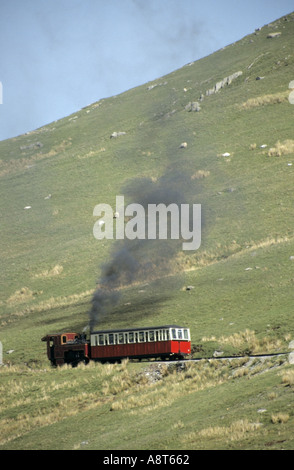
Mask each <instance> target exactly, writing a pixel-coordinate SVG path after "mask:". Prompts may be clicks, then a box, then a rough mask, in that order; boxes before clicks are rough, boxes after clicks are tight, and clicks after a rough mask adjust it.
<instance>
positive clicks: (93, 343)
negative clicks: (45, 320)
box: [42, 325, 191, 366]
mask: <svg viewBox="0 0 294 470" xmlns="http://www.w3.org/2000/svg"><path fill="white" fill-rule="evenodd" d="M42 341H45V342H46V343H47V356H48V359H49V361H51V364H52V365H54V366H61V365H62V364H72V365H73V366H75V365H77V364H78V363H79V362H84V363H87V362H89V361H90V360H93V361H100V362H119V361H121V360H122V359H126V358H129V359H139V360H142V359H151V358H154V359H161V360H170V359H183V358H184V357H185V356H187V355H188V354H190V352H191V338H190V330H189V328H185V327H182V326H178V325H165V326H155V327H144V328H128V329H118V330H117V329H116V330H98V331H92V332H91V333H90V339H88V340H87V339H86V335H85V334H78V333H58V334H48V335H46V336H44V337H43V338H42Z"/></svg>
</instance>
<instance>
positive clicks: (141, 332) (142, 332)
mask: <svg viewBox="0 0 294 470" xmlns="http://www.w3.org/2000/svg"><path fill="white" fill-rule="evenodd" d="M139 341H140V343H142V342H144V331H139Z"/></svg>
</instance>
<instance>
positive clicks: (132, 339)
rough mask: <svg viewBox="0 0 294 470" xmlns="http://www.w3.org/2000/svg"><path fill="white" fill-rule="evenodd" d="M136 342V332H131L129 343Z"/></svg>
mask: <svg viewBox="0 0 294 470" xmlns="http://www.w3.org/2000/svg"><path fill="white" fill-rule="evenodd" d="M133 342H134V333H129V343H133Z"/></svg>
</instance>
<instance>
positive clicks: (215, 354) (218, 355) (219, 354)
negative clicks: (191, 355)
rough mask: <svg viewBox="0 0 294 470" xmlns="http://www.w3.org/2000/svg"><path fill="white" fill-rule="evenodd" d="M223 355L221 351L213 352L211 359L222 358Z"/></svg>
mask: <svg viewBox="0 0 294 470" xmlns="http://www.w3.org/2000/svg"><path fill="white" fill-rule="evenodd" d="M223 354H224V352H223V351H214V353H213V357H220V356H222V355H223Z"/></svg>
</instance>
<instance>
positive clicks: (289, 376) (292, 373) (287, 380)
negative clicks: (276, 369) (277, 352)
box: [282, 369, 294, 387]
mask: <svg viewBox="0 0 294 470" xmlns="http://www.w3.org/2000/svg"><path fill="white" fill-rule="evenodd" d="M282 383H283V384H284V385H288V386H289V387H293V386H294V369H289V370H287V371H286V372H284V373H283V375H282Z"/></svg>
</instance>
